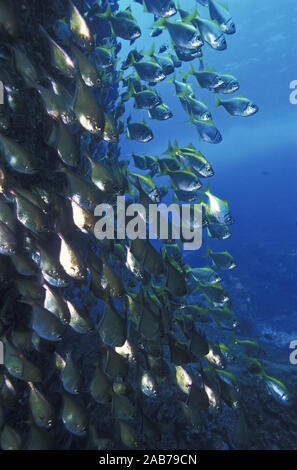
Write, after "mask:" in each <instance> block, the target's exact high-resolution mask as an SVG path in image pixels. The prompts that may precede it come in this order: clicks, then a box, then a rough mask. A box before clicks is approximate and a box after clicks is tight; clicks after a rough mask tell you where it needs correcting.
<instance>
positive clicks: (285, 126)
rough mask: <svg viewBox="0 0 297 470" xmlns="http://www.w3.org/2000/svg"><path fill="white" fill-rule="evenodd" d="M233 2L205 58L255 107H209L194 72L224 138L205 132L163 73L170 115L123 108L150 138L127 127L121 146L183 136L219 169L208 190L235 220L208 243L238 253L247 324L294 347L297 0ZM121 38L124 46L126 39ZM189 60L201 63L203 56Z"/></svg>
mask: <svg viewBox="0 0 297 470" xmlns="http://www.w3.org/2000/svg"><path fill="white" fill-rule="evenodd" d="M181 3H182V5H181V6H182V8H184V9H186V10H189V11H192V9H193V7H194V6H195V5H196V3H197V2H195V1H194V0H183V1H182V2H181ZM228 3H229V8H230V11H231V13H232V16H233V19H234V21H235V24H236V28H237V32H236V34H235V35H232V36H228V37H227V45H228V47H227V50H225V51H214V50H211V48H210V47H208V46H207V45H206V46H205V47H206V48H207V49H206V50H205V58H204V61H205V65H206V64H208V65H209V66H210V67H214V68H215V69H216V70H217V71H220V72H222V73H227V72H230V73H232V74H233V75H235V76H236V77H237V78H238V80H239V82H240V90H239V91H240V92H241V93H242V94H243V95H244V96H246V97H248V98H250V99H252V100H253V101H254V102H255V103H256V104H257V105H258V106H259V108H260V111H259V113H257V114H256V115H254V116H251V117H248V118H238V117H232V118H231V117H228V115H227V113H226V112H225V110H224V109H223V108H222V107H219V108H217V109H215V110H212V107H213V105H214V104H215V98H214V96H213V94H211V93H209V92H208V91H206V92H205V91H204V90H199V89H198V87H197V83H196V82H195V79H192V78H191V77H190V78H189V79H188V81H189V82H190V83H191V84H192V86H193V89H194V91H195V94H196V97H197V98H198V99H205V100H206V102H207V104H208V105H209V108H210V110H211V111H212V114H213V120H214V123H215V125H216V126H217V127H218V128H219V130H220V131H221V133H222V136H223V141H222V143H220V144H219V145H210V144H207V143H203V142H199V140H198V134H197V132H196V130H195V128H194V126H192V125H190V124H186V121H187V120H188V116H187V115H186V113H185V112H184V110H183V108H182V106H181V104H180V102H179V100H178V99H177V97H176V96H175V93H174V92H175V89H174V85H173V84H170V83H168V82H167V80H166V81H164V82H161V83H159V85H158V91H159V92H160V94H161V96H162V98H163V101H164V102H165V103H166V104H167V105H169V107H170V108H171V110H172V112H173V114H174V116H173V118H172V119H169V120H168V121H165V122H164V121H163V122H162V121H161V122H160V121H150V120H149V119H148V118H147V113H146V111H143V110H135V109H134V108H133V107H132V105H131V104H130V107H129V105H128V106H127V111H126V118H127V117H128V115H129V113H130V112H131V113H132V116H133V120H135V121H138V120H141V119H143V118H145V119H146V120H147V122H148V124H149V125H150V126H151V128H152V130H153V132H154V139H153V140H152V141H151V142H150V143H146V144H139V143H136V142H134V141H129V140H127V139H126V138H125V137H124V138H122V142H121V146H122V150H123V154H124V156H125V155H129V154H130V153H132V152H135V153H140V154H141V153H143V152H147V153H149V154H152V155H160V154H161V153H162V152H163V151H164V150H165V149H166V148H167V142H168V140H171V141H174V140H175V139H177V140H178V142H179V144H180V145H186V144H188V143H190V142H192V143H193V144H194V145H195V146H196V147H197V148H199V149H200V150H201V151H202V153H203V154H204V155H205V156H206V158H207V159H208V160H209V161H210V162H211V163H212V165H213V168H214V171H215V176H214V177H213V179H212V180H211V181H210V184H211V190H212V191H213V192H214V193H215V194H216V195H218V196H220V197H222V198H226V199H227V200H228V203H229V207H230V209H231V212H232V215H233V217H234V219H235V224H234V225H233V226H232V227H231V232H232V237H231V238H229V239H228V240H224V241H216V240H211V247H212V248H213V249H214V250H218V251H223V250H225V249H227V250H229V251H230V252H231V254H232V255H233V256H234V257H235V259H236V261H237V264H238V266H237V268H236V269H235V270H234V271H232V272H231V273H227V274H226V275H224V280H225V282H226V285H228V287H229V291H230V294H231V297H232V300H233V303H234V306H235V308H236V310H237V311H238V313H241V314H242V316H243V319H244V321H243V331H242V333H243V334H244V333H249V334H250V333H254V334H255V335H256V334H257V335H259V337H262V335H263V334H264V333H269V335H270V336H271V337H272V341H273V342H274V343H275V344H276V345H278V346H279V347H281V348H284V349H286V350H288V351H289V349H288V348H289V343H290V341H291V340H293V339H295V338H297V326H296V318H297V292H296V278H297V272H296V260H297V247H296V235H297V225H296V222H297V215H296V214H297V211H296V209H297V185H296V177H297V159H296V122H297V106H294V105H293V104H291V103H290V101H289V96H290V93H291V90H290V83H291V81H293V80H294V79H296V78H297V69H296V61H295V60H294V58H296V52H297V50H296V49H297V45H296V40H295V39H296V32H295V31H296V23H297V14H296V13H297V5H296V2H295V1H294V0H285V1H283V2H281V4H280V2H279V1H277V0H271V1H269V2H257V1H256V0H252V1H250V0H240V1H238V0H230V1H229V2H228ZM119 5H120V8H125V7H127V6H128V5H131V2H130V1H128V0H122V1H120V3H119ZM132 12H133V14H134V16H135V17H136V18H137V20H138V22H139V24H140V26H141V27H142V30H143V35H142V37H141V38H139V39H138V40H137V43H136V46H137V49H138V50H143V51H147V50H148V49H149V47H150V46H151V44H152V39H151V38H150V37H149V32H150V29H149V28H150V26H151V25H152V18H153V17H152V15H150V14H146V13H144V12H143V8H142V7H141V6H140V5H139V4H137V3H132ZM199 13H200V14H201V16H205V17H207V16H208V12H207V8H204V7H203V6H200V5H199ZM122 43H123V44H122V52H121V55H124V54H125V51H126V52H127V53H128V51H129V50H130V47H129V45H128V44H127V42H124V41H122ZM161 44H167V45H168V46H170V38H169V35H168V33H167V31H165V32H163V33H162V35H161V36H159V37H158V38H156V40H155V45H156V50H157V49H158V48H159V46H160V45H161ZM192 63H193V65H194V67H195V68H197V69H198V68H199V60H198V59H195V60H194V61H193V62H192ZM189 64H190V63H183V66H182V68H180V69H176V71H177V79H179V78H180V75H179V73H180V72H181V73H184V72H186V71H187V70H189V68H190V65H189ZM130 101H131V100H130ZM132 101H133V100H132ZM203 250H204V247H203V248H201V250H200V251H198V252H196V253H191V261H192V263H195V260H196V261H197V265H201V254H202V253H201V251H203ZM245 329H246V330H245ZM263 340H264V341H265V337H264V338H263Z"/></svg>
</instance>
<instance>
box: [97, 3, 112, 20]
mask: <svg viewBox="0 0 297 470" xmlns="http://www.w3.org/2000/svg"><path fill="white" fill-rule="evenodd" d="M95 16H98V18H106V19H109V18H110V17H111V16H112V13H111V6H110V3H108V4H107V8H106V10H105V12H104V13H96V15H95Z"/></svg>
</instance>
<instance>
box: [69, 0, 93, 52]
mask: <svg viewBox="0 0 297 470" xmlns="http://www.w3.org/2000/svg"><path fill="white" fill-rule="evenodd" d="M68 1H69V3H70V20H69V21H70V30H71V32H72V34H73V37H74V39H75V41H76V42H77V44H78V45H79V46H80V47H81V48H82V49H86V50H91V49H93V47H94V38H93V36H92V33H91V31H90V28H89V26H88V24H87V22H86V20H85V19H84V17H83V15H82V14H81V13H80V12H79V10H78V9H77V8H76V6H75V5H74V4H73V3H72V1H71V0H68Z"/></svg>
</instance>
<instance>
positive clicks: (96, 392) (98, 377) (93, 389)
mask: <svg viewBox="0 0 297 470" xmlns="http://www.w3.org/2000/svg"><path fill="white" fill-rule="evenodd" d="M90 393H91V395H92V397H93V398H94V400H95V402H96V403H99V404H100V405H105V404H107V403H109V402H110V401H111V394H112V384H111V382H110V380H109V378H108V377H107V375H106V374H105V373H104V372H103V371H102V369H101V367H100V365H99V363H98V364H97V365H96V370H95V374H94V377H93V379H92V382H91V385H90Z"/></svg>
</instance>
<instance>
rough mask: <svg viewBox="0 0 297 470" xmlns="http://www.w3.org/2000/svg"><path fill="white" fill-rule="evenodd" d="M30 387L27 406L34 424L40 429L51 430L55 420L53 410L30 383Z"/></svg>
mask: <svg viewBox="0 0 297 470" xmlns="http://www.w3.org/2000/svg"><path fill="white" fill-rule="evenodd" d="M28 385H29V387H30V393H29V404H30V410H31V413H32V417H33V419H34V422H35V424H37V426H40V427H42V428H45V429H48V428H51V427H52V425H53V423H54V419H55V410H54V407H53V405H52V404H51V403H50V402H49V401H48V400H47V398H46V397H45V396H44V395H43V394H42V393H41V392H40V390H38V388H36V387H35V385H34V384H33V383H32V382H29V383H28Z"/></svg>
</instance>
